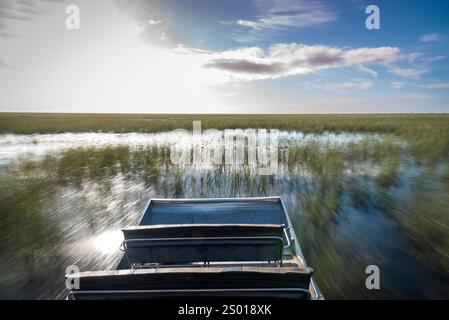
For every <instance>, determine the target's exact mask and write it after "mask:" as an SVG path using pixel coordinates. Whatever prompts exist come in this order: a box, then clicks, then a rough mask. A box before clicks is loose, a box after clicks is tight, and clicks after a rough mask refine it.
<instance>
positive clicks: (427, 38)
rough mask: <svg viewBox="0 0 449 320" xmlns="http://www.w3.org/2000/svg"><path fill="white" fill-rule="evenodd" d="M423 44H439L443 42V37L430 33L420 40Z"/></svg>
mask: <svg viewBox="0 0 449 320" xmlns="http://www.w3.org/2000/svg"><path fill="white" fill-rule="evenodd" d="M419 41H421V42H438V41H441V35H439V34H438V33H428V34H425V35H422V36H421V37H420V38H419Z"/></svg>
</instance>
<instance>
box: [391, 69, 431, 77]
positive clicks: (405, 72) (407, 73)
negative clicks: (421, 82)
mask: <svg viewBox="0 0 449 320" xmlns="http://www.w3.org/2000/svg"><path fill="white" fill-rule="evenodd" d="M388 72H389V73H392V74H394V75H397V76H400V77H403V78H408V79H419V78H420V77H421V76H422V75H423V74H425V73H428V72H429V69H425V68H401V67H396V66H395V67H391V68H390V69H389V70H388Z"/></svg>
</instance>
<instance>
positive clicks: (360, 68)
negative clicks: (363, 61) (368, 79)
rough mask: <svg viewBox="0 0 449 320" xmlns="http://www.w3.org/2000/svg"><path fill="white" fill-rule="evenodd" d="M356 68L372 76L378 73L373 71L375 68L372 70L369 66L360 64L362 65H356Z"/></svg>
mask: <svg viewBox="0 0 449 320" xmlns="http://www.w3.org/2000/svg"><path fill="white" fill-rule="evenodd" d="M356 69H357V70H360V71H363V72H366V73H368V74H369V75H371V76H373V77H377V75H378V73H377V71H375V70H373V69H371V68H368V67H365V66H362V65H357V66H356Z"/></svg>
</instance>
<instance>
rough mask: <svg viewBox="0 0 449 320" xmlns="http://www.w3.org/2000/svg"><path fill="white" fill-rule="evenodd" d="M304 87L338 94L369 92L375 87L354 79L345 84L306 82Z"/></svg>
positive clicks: (369, 82) (364, 81) (368, 82)
mask: <svg viewBox="0 0 449 320" xmlns="http://www.w3.org/2000/svg"><path fill="white" fill-rule="evenodd" d="M304 87H305V88H306V89H307V90H316V89H319V90H322V89H324V90H328V91H337V92H349V91H352V90H367V89H370V88H372V87H373V82H372V81H370V80H364V79H354V80H352V81H344V82H324V83H323V82H320V81H316V82H306V83H305V84H304Z"/></svg>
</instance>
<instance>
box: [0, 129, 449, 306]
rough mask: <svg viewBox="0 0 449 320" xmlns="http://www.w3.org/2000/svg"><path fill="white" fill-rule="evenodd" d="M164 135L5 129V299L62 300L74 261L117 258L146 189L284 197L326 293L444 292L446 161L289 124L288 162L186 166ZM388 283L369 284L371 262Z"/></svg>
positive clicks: (448, 291)
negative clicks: (268, 170) (430, 163)
mask: <svg viewBox="0 0 449 320" xmlns="http://www.w3.org/2000/svg"><path fill="white" fill-rule="evenodd" d="M183 139H184V140H185V141H187V140H188V139H189V137H187V136H183V135H182V134H174V133H156V134H138V133H131V134H106V133H105V134H98V133H85V134H53V135H0V181H1V184H0V204H1V209H0V210H1V215H0V219H1V221H0V298H44V299H45V298H63V297H64V295H65V294H66V292H65V288H64V278H63V275H64V272H65V268H66V267H67V266H68V265H73V264H75V265H77V266H78V267H79V268H80V269H81V270H104V269H109V268H112V267H113V266H114V264H115V263H116V262H117V260H118V258H119V256H120V251H119V250H118V247H119V245H120V243H121V240H122V234H121V231H120V229H121V227H124V226H128V225H132V224H136V223H137V222H138V220H139V218H140V215H141V214H142V212H143V209H144V208H145V205H146V204H147V202H148V200H149V198H150V197H159V198H165V197H167V198H183V197H186V198H191V197H194V198H202V197H217V198H219V197H243V196H248V197H251V196H271V195H281V196H282V197H283V200H284V202H285V204H286V207H287V210H288V211H289V213H290V215H291V217H292V221H293V223H294V225H295V228H296V230H297V233H298V236H299V238H300V241H301V246H302V249H303V251H304V254H305V256H306V259H307V261H308V263H309V264H310V265H311V266H313V267H314V269H315V270H316V278H317V281H318V283H319V285H320V287H321V289H322V290H323V292H324V294H325V295H326V297H328V298H399V297H409V298H443V297H446V298H448V297H449V296H448V295H449V281H448V270H449V252H448V249H449V232H448V224H447V223H448V212H447V210H448V209H447V208H448V207H449V199H448V194H449V192H448V191H449V182H448V181H449V172H448V168H447V166H446V165H445V164H438V165H436V166H435V167H424V166H422V165H419V164H418V163H416V161H415V160H414V159H413V157H412V156H411V155H410V154H409V151H408V146H407V144H406V143H404V142H402V141H398V140H397V139H395V138H394V137H391V136H385V135H366V134H331V133H326V134H322V135H314V134H308V135H304V134H302V133H300V132H281V133H280V137H279V147H280V148H279V170H278V172H277V174H276V175H274V176H261V175H259V174H258V171H257V170H255V168H254V167H251V166H228V165H220V166H215V167H209V168H205V167H198V166H196V167H185V166H174V165H173V164H172V163H171V161H170V154H169V145H170V144H171V143H173V142H175V141H176V142H179V141H183ZM370 264H375V265H378V266H379V267H380V270H381V290H378V291H369V290H367V289H366V288H365V278H366V274H365V273H364V272H365V268H366V266H368V265H370Z"/></svg>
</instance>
